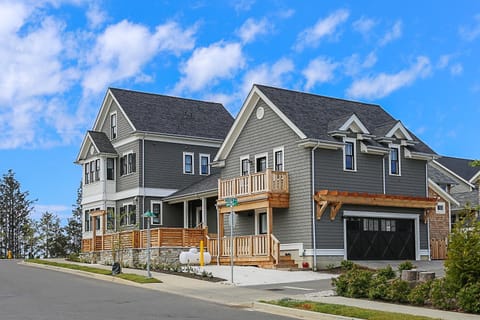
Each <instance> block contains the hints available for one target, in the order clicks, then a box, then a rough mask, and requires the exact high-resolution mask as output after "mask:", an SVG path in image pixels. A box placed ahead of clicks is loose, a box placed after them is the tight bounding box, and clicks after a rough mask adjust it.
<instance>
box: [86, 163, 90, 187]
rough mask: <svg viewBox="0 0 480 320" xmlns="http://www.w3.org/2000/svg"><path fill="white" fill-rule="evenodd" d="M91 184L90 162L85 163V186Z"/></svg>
mask: <svg viewBox="0 0 480 320" xmlns="http://www.w3.org/2000/svg"><path fill="white" fill-rule="evenodd" d="M89 183H90V162H87V163H85V184H89Z"/></svg>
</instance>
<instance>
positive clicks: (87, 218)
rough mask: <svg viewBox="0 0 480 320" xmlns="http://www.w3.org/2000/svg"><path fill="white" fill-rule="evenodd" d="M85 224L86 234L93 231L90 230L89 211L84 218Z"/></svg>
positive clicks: (86, 211)
mask: <svg viewBox="0 0 480 320" xmlns="http://www.w3.org/2000/svg"><path fill="white" fill-rule="evenodd" d="M84 224H85V228H84V230H85V232H86V231H91V229H90V211H89V210H85V217H84Z"/></svg>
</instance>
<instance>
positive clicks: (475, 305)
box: [457, 282, 480, 313]
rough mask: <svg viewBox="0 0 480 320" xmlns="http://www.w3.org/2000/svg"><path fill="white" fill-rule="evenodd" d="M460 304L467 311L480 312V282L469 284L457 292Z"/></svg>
mask: <svg viewBox="0 0 480 320" xmlns="http://www.w3.org/2000/svg"><path fill="white" fill-rule="evenodd" d="M457 299H458V306H459V307H460V308H462V310H464V311H465V312H471V313H480V282H476V283H471V284H467V285H466V286H465V287H463V288H462V289H460V291H459V292H458V294H457Z"/></svg>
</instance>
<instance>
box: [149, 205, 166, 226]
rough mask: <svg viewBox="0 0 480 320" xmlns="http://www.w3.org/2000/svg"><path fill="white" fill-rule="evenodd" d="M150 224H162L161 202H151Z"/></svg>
mask: <svg viewBox="0 0 480 320" xmlns="http://www.w3.org/2000/svg"><path fill="white" fill-rule="evenodd" d="M152 213H153V217H152V221H151V222H152V224H163V217H162V202H152Z"/></svg>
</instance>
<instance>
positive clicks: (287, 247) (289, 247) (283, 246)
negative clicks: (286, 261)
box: [280, 242, 304, 256]
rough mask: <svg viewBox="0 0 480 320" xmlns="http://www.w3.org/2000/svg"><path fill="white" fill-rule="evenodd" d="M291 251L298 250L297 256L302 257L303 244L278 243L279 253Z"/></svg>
mask: <svg viewBox="0 0 480 320" xmlns="http://www.w3.org/2000/svg"><path fill="white" fill-rule="evenodd" d="M293 250H298V255H299V256H302V255H303V253H304V252H303V251H304V250H303V243H302V242H297V243H280V251H293Z"/></svg>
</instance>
